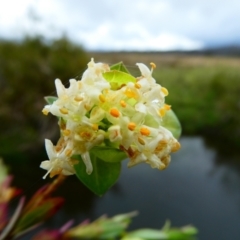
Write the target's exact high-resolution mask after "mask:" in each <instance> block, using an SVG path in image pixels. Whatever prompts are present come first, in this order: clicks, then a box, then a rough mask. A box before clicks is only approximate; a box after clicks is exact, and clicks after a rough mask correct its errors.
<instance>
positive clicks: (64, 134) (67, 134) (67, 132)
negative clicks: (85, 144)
mask: <svg viewBox="0 0 240 240" xmlns="http://www.w3.org/2000/svg"><path fill="white" fill-rule="evenodd" d="M62 134H63V136H66V137H67V136H69V135H70V134H71V131H70V130H69V129H65V130H63V131H62Z"/></svg>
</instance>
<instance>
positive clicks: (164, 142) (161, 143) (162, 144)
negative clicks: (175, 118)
mask: <svg viewBox="0 0 240 240" xmlns="http://www.w3.org/2000/svg"><path fill="white" fill-rule="evenodd" d="M166 145H167V140H164V139H163V140H161V141H159V142H158V145H157V147H156V149H155V151H156V152H160V151H162V150H163V149H164V148H165V147H166Z"/></svg>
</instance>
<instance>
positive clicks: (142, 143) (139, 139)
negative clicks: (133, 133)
mask: <svg viewBox="0 0 240 240" xmlns="http://www.w3.org/2000/svg"><path fill="white" fill-rule="evenodd" d="M138 142H139V143H140V144H141V145H145V141H144V140H143V139H142V138H140V137H139V138H138Z"/></svg>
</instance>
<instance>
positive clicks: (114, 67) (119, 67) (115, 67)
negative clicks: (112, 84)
mask: <svg viewBox="0 0 240 240" xmlns="http://www.w3.org/2000/svg"><path fill="white" fill-rule="evenodd" d="M110 69H111V70H118V71H120V72H125V73H129V71H128V69H127V68H126V66H125V65H124V64H123V62H119V63H116V64H114V65H112V66H111V67H110Z"/></svg>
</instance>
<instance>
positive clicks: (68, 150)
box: [65, 149, 72, 157]
mask: <svg viewBox="0 0 240 240" xmlns="http://www.w3.org/2000/svg"><path fill="white" fill-rule="evenodd" d="M71 154H72V149H67V150H66V151H65V156H66V157H70V156H71Z"/></svg>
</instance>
